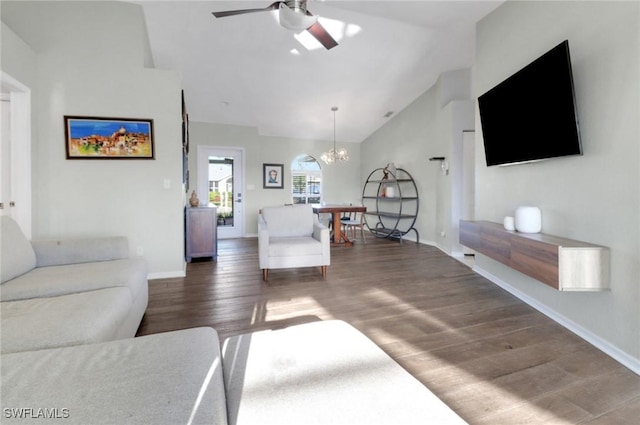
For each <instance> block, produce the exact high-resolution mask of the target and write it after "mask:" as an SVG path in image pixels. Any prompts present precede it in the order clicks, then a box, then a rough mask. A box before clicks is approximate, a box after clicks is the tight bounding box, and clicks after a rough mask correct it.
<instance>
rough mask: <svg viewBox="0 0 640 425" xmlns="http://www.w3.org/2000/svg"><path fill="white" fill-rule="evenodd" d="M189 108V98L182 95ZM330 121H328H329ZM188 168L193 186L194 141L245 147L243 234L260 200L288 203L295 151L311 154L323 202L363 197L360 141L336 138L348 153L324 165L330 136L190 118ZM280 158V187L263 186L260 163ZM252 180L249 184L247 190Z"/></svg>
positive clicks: (250, 231)
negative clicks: (275, 132)
mask: <svg viewBox="0 0 640 425" xmlns="http://www.w3.org/2000/svg"><path fill="white" fill-rule="evenodd" d="M186 103H187V109H188V107H189V99H186ZM330 124H331V123H328V125H330ZM189 145H190V148H189V173H190V179H189V180H190V189H189V191H191V190H193V189H196V190H197V175H198V169H197V146H198V145H210V146H227V147H242V148H244V149H245V158H244V162H245V163H244V168H245V178H244V185H245V188H244V192H243V194H244V195H243V199H244V202H245V209H244V211H245V217H244V219H245V228H244V229H245V234H246V235H257V233H258V224H257V220H258V210H259V209H260V208H262V207H264V206H269V205H281V204H285V203H291V193H292V192H291V162H292V161H293V160H294V159H295V158H296V157H297V156H299V155H303V154H308V155H311V156H313V157H315V158H316V159H317V160H318V162H319V163H320V166H321V168H322V178H323V200H324V201H325V202H327V203H345V202H346V203H348V202H356V201H359V199H360V198H361V197H362V185H363V184H364V181H361V180H360V144H359V143H345V142H340V141H339V142H337V146H338V147H344V148H346V149H347V151H348V153H349V161H348V162H347V163H344V164H333V165H325V164H324V163H323V162H322V161H321V160H320V155H321V154H322V152H325V151H327V150H328V149H330V148H332V147H333V141H309V140H298V139H286V138H278V137H267V136H261V135H259V134H258V132H257V130H256V129H255V128H252V127H242V126H232V125H223V124H210V123H202V122H190V123H189ZM264 163H267V164H283V165H284V170H285V180H284V189H282V190H277V189H263V187H262V183H263V182H262V164H264ZM247 186H253V187H254V189H253V190H247Z"/></svg>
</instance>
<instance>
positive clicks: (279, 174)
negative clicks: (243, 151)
mask: <svg viewBox="0 0 640 425" xmlns="http://www.w3.org/2000/svg"><path fill="white" fill-rule="evenodd" d="M262 177H263V179H264V184H263V186H262V187H263V188H265V189H282V188H284V184H283V179H284V166H283V165H282V164H262Z"/></svg>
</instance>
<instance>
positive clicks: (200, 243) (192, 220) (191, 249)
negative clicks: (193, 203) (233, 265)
mask: <svg viewBox="0 0 640 425" xmlns="http://www.w3.org/2000/svg"><path fill="white" fill-rule="evenodd" d="M185 257H186V260H187V262H189V263H190V262H191V260H192V259H193V258H200V257H211V258H212V259H213V260H214V261H215V260H216V259H217V257H218V224H217V214H216V207H186V209H185Z"/></svg>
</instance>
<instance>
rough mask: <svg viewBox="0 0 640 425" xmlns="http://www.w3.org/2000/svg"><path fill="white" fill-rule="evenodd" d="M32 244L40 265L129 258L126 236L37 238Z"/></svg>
mask: <svg viewBox="0 0 640 425" xmlns="http://www.w3.org/2000/svg"><path fill="white" fill-rule="evenodd" d="M31 245H32V246H33V250H34V251H35V253H36V261H37V265H38V267H46V266H58V265H61V264H77V263H91V262H94V261H109V260H119V259H122V258H129V240H128V239H127V238H126V237H124V236H114V237H102V238H82V239H65V240H36V241H32V242H31Z"/></svg>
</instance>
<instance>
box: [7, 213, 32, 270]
mask: <svg viewBox="0 0 640 425" xmlns="http://www.w3.org/2000/svg"><path fill="white" fill-rule="evenodd" d="M0 220H1V222H2V224H1V227H0V236H1V238H0V239H1V241H2V242H1V245H0V280H1V283H4V282H6V281H8V280H11V279H13V278H14V277H16V276H20V275H22V274H24V273H26V272H28V271H29V270H31V269H33V268H34V267H35V266H36V254H35V252H34V251H33V248H32V247H31V242H29V240H28V239H27V238H26V236H25V235H24V233H22V230H20V227H18V223H16V222H15V221H14V220H13V219H12V218H11V217H8V216H4V215H3V216H2V217H0Z"/></svg>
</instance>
